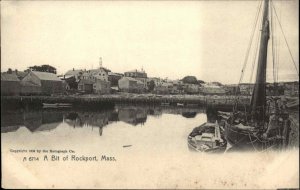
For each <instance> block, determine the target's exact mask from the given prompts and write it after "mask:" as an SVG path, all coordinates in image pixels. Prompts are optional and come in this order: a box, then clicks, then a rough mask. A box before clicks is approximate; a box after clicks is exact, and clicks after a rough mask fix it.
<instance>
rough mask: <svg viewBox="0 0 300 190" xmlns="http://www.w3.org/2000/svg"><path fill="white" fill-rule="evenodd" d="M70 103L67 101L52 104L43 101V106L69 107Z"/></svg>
mask: <svg viewBox="0 0 300 190" xmlns="http://www.w3.org/2000/svg"><path fill="white" fill-rule="evenodd" d="M71 106H72V104H68V103H54V104H49V103H43V108H62V107H71Z"/></svg>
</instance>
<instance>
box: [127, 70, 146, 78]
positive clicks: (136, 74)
mask: <svg viewBox="0 0 300 190" xmlns="http://www.w3.org/2000/svg"><path fill="white" fill-rule="evenodd" d="M124 76H125V77H132V78H147V73H146V72H145V71H144V70H143V69H142V70H141V71H138V70H137V69H135V70H132V71H127V72H125V73H124Z"/></svg>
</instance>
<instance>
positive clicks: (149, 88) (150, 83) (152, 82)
mask: <svg viewBox="0 0 300 190" xmlns="http://www.w3.org/2000/svg"><path fill="white" fill-rule="evenodd" d="M154 87H155V82H154V81H153V80H151V81H150V82H149V85H148V90H149V91H153V90H154Z"/></svg>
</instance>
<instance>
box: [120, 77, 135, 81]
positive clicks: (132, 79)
mask: <svg viewBox="0 0 300 190" xmlns="http://www.w3.org/2000/svg"><path fill="white" fill-rule="evenodd" d="M122 79H127V80H129V81H136V82H138V80H136V79H134V78H132V77H122V78H121V79H120V80H122Z"/></svg>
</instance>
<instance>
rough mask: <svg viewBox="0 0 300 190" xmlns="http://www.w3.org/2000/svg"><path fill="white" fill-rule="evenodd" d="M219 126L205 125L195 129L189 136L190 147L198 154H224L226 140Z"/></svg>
mask: <svg viewBox="0 0 300 190" xmlns="http://www.w3.org/2000/svg"><path fill="white" fill-rule="evenodd" d="M221 130H222V129H221V128H220V126H219V124H218V123H217V122H216V123H204V124H202V125H200V126H199V127H196V128H194V129H193V131H192V132H191V133H190V134H189V136H188V147H189V149H190V150H192V151H197V152H224V151H225V149H226V140H225V138H224V136H223V135H222V133H221Z"/></svg>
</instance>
